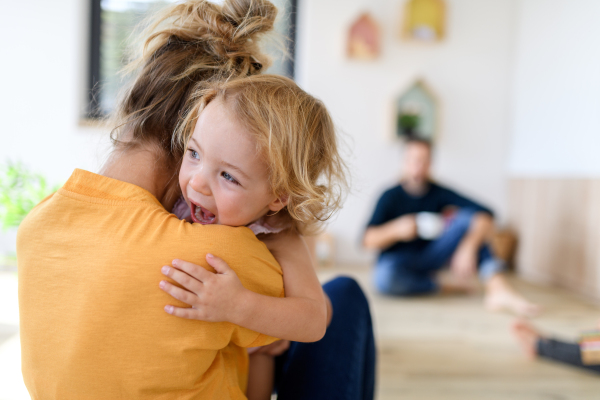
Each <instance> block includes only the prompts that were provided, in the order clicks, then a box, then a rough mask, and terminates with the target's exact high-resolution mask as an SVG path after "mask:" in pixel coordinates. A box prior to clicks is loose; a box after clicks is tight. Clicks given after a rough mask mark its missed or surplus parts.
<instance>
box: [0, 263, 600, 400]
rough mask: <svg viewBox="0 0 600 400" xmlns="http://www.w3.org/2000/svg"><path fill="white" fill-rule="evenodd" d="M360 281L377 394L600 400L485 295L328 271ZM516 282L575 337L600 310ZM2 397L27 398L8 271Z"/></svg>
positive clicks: (0, 340) (589, 380) (1, 289)
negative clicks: (403, 289)
mask: <svg viewBox="0 0 600 400" xmlns="http://www.w3.org/2000/svg"><path fill="white" fill-rule="evenodd" d="M340 274H344V275H351V276H354V277H355V278H357V280H358V281H359V282H360V284H361V286H362V287H363V289H364V290H365V292H366V293H367V296H368V297H369V300H370V302H371V311H372V313H373V318H374V325H375V333H376V338H377V346H378V385H377V397H376V398H377V399H379V400H391V399H406V400H471V399H472V400H488V399H489V400H496V399H497V400H509V399H510V400H520V399H523V400H543V399H544V400H563V399H564V400H567V399H568V400H571V399H572V400H575V399H586V400H587V399H590V400H591V399H600V376H595V375H591V374H588V373H586V372H582V371H579V370H575V369H572V368H569V367H565V366H561V365H557V364H553V363H549V362H544V361H535V362H530V361H527V360H526V359H525V358H524V357H523V356H522V354H521V352H520V350H519V348H518V347H517V345H516V343H515V342H514V340H513V338H512V337H511V335H510V332H509V326H510V324H511V322H512V321H513V318H512V317H511V316H509V315H505V314H493V313H488V312H486V311H485V310H484V309H483V307H482V305H481V298H480V296H478V295H472V296H462V297H441V296H436V297H425V298H414V299H396V298H389V297H381V296H378V295H376V294H375V293H374V292H373V290H372V286H371V280H370V274H369V270H368V269H367V268H366V267H365V268H356V267H355V268H350V267H347V268H341V267H338V268H331V269H327V270H322V271H321V272H320V273H319V275H320V278H321V279H322V280H324V281H325V280H328V279H329V278H331V277H332V276H335V275H340ZM513 283H514V284H515V285H516V286H517V287H518V289H519V290H521V291H522V292H523V293H525V294H527V295H528V296H529V297H530V298H531V299H532V300H535V301H537V302H539V303H540V304H542V305H543V306H544V307H545V309H546V311H545V314H544V315H543V317H541V318H538V319H536V321H535V323H536V324H538V325H539V326H540V327H541V328H543V329H544V330H546V331H547V332H553V333H556V334H558V335H560V336H562V337H564V338H567V339H569V338H570V339H574V338H575V337H576V336H577V334H578V332H580V331H582V330H585V329H589V328H592V327H594V326H596V324H597V322H598V319H600V309H598V308H597V307H595V306H593V305H590V304H589V303H586V302H584V301H582V300H581V299H578V298H576V297H575V296H573V295H570V294H568V293H566V292H564V291H562V290H554V289H549V288H543V287H536V286H532V285H528V284H525V283H523V282H520V281H518V280H513ZM0 300H1V301H2V304H3V307H2V308H0V400H20V399H27V398H28V396H27V392H26V391H25V388H24V387H23V385H22V381H21V380H20V371H19V370H20V366H19V342H18V334H17V333H16V330H17V326H16V323H18V316H17V313H16V275H15V274H0Z"/></svg>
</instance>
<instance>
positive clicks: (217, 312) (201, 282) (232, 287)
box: [159, 254, 247, 322]
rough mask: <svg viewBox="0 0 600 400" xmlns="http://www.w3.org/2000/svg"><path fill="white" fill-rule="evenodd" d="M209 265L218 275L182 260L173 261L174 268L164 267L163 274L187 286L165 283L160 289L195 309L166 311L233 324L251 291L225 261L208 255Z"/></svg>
mask: <svg viewBox="0 0 600 400" xmlns="http://www.w3.org/2000/svg"><path fill="white" fill-rule="evenodd" d="M206 261H207V262H208V264H209V265H210V266H211V267H213V268H214V269H215V271H216V273H213V272H210V271H208V270H206V269H205V268H202V267H201V266H198V265H195V264H192V263H189V262H186V261H182V260H173V267H168V266H164V267H162V270H161V271H162V273H163V274H164V275H166V276H168V277H169V278H171V279H173V280H174V281H175V282H177V283H179V284H180V285H181V286H183V289H182V288H180V287H178V286H175V285H173V284H171V283H169V282H167V281H161V282H160V284H159V287H160V288H161V289H162V290H164V291H165V292H167V293H168V294H170V295H171V296H173V297H174V298H175V299H177V300H180V301H182V302H184V303H186V304H189V305H190V306H191V308H187V307H186V308H182V307H175V306H171V305H168V306H165V311H166V312H168V313H169V314H171V315H175V316H176V317H181V318H187V319H196V320H201V321H210V322H220V321H227V322H232V320H233V319H234V315H235V311H236V309H237V308H238V306H239V304H240V301H241V300H240V298H241V297H243V296H244V293H245V292H247V289H245V288H244V286H242V282H240V279H239V278H238V276H237V274H236V273H235V272H234V271H233V270H232V269H231V268H230V267H229V265H227V263H226V262H225V261H223V260H222V259H220V258H219V257H215V256H213V255H212V254H207V255H206Z"/></svg>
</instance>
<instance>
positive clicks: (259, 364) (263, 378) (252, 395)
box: [246, 353, 275, 400]
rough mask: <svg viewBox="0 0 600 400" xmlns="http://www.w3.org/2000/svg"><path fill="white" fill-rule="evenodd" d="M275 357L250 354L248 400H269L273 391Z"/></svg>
mask: <svg viewBox="0 0 600 400" xmlns="http://www.w3.org/2000/svg"><path fill="white" fill-rule="evenodd" d="M274 377H275V358H274V357H272V356H270V355H268V354H261V353H255V354H251V355H250V365H249V372H248V389H247V390H246V396H248V400H269V399H270V398H271V393H273V380H274Z"/></svg>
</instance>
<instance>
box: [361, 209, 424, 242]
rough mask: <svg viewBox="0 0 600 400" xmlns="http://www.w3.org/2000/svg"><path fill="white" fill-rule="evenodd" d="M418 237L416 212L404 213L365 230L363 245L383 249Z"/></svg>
mask: <svg viewBox="0 0 600 400" xmlns="http://www.w3.org/2000/svg"><path fill="white" fill-rule="evenodd" d="M416 237H417V222H416V219H415V215H414V214H407V215H402V216H400V217H398V218H396V219H393V220H391V221H389V222H386V223H384V224H382V225H378V226H370V227H368V228H367V230H366V231H365V236H364V238H363V246H365V247H366V248H367V249H372V250H383V249H385V248H387V247H389V246H391V245H393V244H394V243H397V242H409V241H411V240H414V239H415V238H416Z"/></svg>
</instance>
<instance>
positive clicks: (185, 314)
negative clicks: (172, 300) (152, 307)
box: [165, 306, 198, 319]
mask: <svg viewBox="0 0 600 400" xmlns="http://www.w3.org/2000/svg"><path fill="white" fill-rule="evenodd" d="M165 311H166V312H167V313H169V314H171V315H174V316H176V317H179V318H185V319H198V315H197V314H198V312H197V310H196V309H194V308H182V307H175V306H165Z"/></svg>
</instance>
